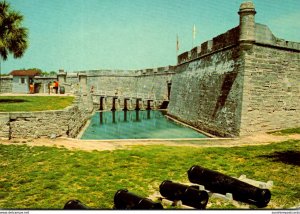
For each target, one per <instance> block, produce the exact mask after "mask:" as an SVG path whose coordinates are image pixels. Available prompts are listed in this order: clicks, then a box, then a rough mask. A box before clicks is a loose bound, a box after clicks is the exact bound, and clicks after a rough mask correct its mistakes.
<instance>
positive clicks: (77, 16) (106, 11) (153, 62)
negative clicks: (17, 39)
mask: <svg viewBox="0 0 300 214" xmlns="http://www.w3.org/2000/svg"><path fill="white" fill-rule="evenodd" d="M7 1H8V2H10V4H11V7H12V8H13V9H15V10H17V11H20V12H21V13H22V14H23V15H24V18H25V19H24V22H23V25H24V26H25V27H27V28H28V29H29V48H28V49H27V51H26V53H25V55H24V57H23V58H21V59H13V58H12V57H10V58H9V59H8V60H7V61H5V62H2V63H1V64H2V72H4V73H9V72H10V71H12V70H15V69H22V68H40V69H42V70H44V71H53V70H54V71H58V69H65V70H66V71H79V70H94V69H144V68H152V67H160V66H167V65H174V64H176V35H177V34H178V37H179V42H180V50H179V53H182V52H185V51H187V50H190V49H191V48H192V44H193V40H192V28H193V25H194V24H195V25H196V28H197V34H196V39H195V42H194V46H196V45H199V44H201V43H202V42H205V41H206V40H209V39H212V38H213V37H215V36H217V35H219V34H221V33H224V32H226V31H227V30H229V29H231V28H233V27H235V26H237V25H238V22H239V16H238V14H237V11H238V9H239V6H240V4H241V3H242V2H243V0H51V1H50V0H45V1H44V0H43V1H42V0H7ZM253 2H254V4H255V6H256V11H257V14H256V22H258V23H262V24H267V25H268V26H269V27H270V28H271V30H272V31H273V33H274V34H275V36H277V37H279V38H283V39H286V40H289V41H298V42H300V21H299V20H300V12H299V11H300V1H299V0H253Z"/></svg>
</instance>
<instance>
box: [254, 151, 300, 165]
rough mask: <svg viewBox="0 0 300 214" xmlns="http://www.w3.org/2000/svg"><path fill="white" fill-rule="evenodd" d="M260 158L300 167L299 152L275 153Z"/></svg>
mask: <svg viewBox="0 0 300 214" xmlns="http://www.w3.org/2000/svg"><path fill="white" fill-rule="evenodd" d="M259 157H262V158H269V159H272V161H274V162H282V163H285V164H289V165H295V166H300V152H299V151H284V152H274V153H272V154H269V155H261V156H259Z"/></svg>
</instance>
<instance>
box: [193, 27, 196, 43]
mask: <svg viewBox="0 0 300 214" xmlns="http://www.w3.org/2000/svg"><path fill="white" fill-rule="evenodd" d="M195 38H196V25H195V24H194V27H193V40H195Z"/></svg>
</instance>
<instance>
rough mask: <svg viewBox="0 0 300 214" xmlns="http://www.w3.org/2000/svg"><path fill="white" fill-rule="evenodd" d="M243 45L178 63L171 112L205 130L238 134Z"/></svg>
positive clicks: (174, 78)
mask: <svg viewBox="0 0 300 214" xmlns="http://www.w3.org/2000/svg"><path fill="white" fill-rule="evenodd" d="M239 52H240V50H239V47H233V48H230V49H228V50H226V51H220V52H217V53H214V54H212V55H208V56H204V57H202V58H201V59H198V60H196V61H192V62H190V63H186V64H182V65H180V66H178V67H177V71H176V72H178V73H177V74H176V75H175V76H174V77H173V79H172V92H171V100H170V104H169V108H168V114H169V115H171V116H173V117H176V118H177V119H179V120H181V121H184V122H186V123H188V124H190V125H192V126H195V127H197V128H199V129H202V130H204V131H207V132H210V133H213V134H217V135H221V136H229V135H238V133H239V129H240V124H239V123H238V121H240V111H241V104H242V102H241V100H242V93H241V91H242V87H243V76H242V74H241V73H239V70H240V69H241V67H242V66H243V61H242V60H241V59H240V58H239Z"/></svg>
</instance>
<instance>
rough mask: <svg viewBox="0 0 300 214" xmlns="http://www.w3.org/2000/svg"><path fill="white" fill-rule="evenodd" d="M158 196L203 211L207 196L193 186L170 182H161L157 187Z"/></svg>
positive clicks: (204, 192)
mask: <svg viewBox="0 0 300 214" xmlns="http://www.w3.org/2000/svg"><path fill="white" fill-rule="evenodd" d="M159 192H160V194H161V195H162V196H163V197H165V198H167V199H168V200H171V201H179V200H180V201H181V202H182V204H184V205H187V206H190V207H194V208H196V209H205V207H206V205H207V202H208V194H207V192H206V191H201V190H199V188H197V187H195V186H187V185H183V184H180V183H174V182H172V181H168V180H166V181H163V182H162V183H161V184H160V186H159Z"/></svg>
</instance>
